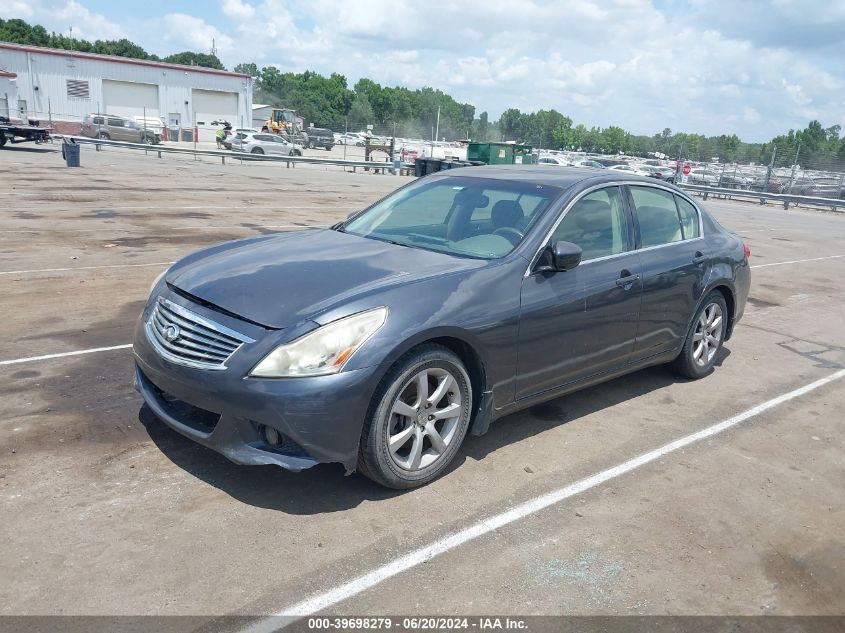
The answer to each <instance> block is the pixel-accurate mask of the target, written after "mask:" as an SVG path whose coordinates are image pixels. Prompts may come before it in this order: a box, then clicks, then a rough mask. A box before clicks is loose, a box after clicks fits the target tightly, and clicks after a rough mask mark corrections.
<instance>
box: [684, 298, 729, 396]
mask: <svg viewBox="0 0 845 633" xmlns="http://www.w3.org/2000/svg"><path fill="white" fill-rule="evenodd" d="M727 329H728V308H727V304H726V303H725V297H724V296H723V295H722V293H721V292H719V291H718V290H714V291H713V292H711V293H710V294H708V295H707V296H706V297H705V298H704V301H702V302H701V306H700V307H699V308H698V311H697V312H696V313H695V317H694V318H693V321H692V325H691V326H690V329H689V332H688V333H687V339H686V341H685V342H684V347H683V349H682V350H681V353H680V354H679V355H678V357H677V358H676V359H675V360H674V361H673V362H672V368H673V369H674V370H675V371H676V372H678V373H679V374H681V375H682V376H685V377H687V378H692V379H697V378H703V377H704V376H706V375H707V374H709V373H710V372H711V371H713V365H714V364H715V362H716V354H717V353H718V352H719V349H720V348H721V347H722V343H724V341H725V333H726V332H727Z"/></svg>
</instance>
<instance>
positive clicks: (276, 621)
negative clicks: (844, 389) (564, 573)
mask: <svg viewBox="0 0 845 633" xmlns="http://www.w3.org/2000/svg"><path fill="white" fill-rule="evenodd" d="M843 377H845V369H842V370H840V371H837V372H836V373H833V374H830V375H828V376H826V377H824V378H821V379H820V380H816V381H815V382H811V383H810V384H808V385H805V386H803V387H800V388H798V389H795V390H793V391H790V392H789V393H785V394H783V395H780V396H777V397H776V398H772V399H771V400H767V401H766V402H764V403H762V404H758V405H757V406H755V407H752V408H750V409H748V410H747V411H743V412H742V413H740V414H738V415H735V416H733V417H732V418H728V419H727V420H724V421H723V422H719V423H718V424H714V425H713V426H708V427H707V428H705V429H702V430H701V431H698V432H697V433H692V434H691V435H686V436H684V437H682V438H680V439H677V440H675V441H674V442H670V443H669V444H666V445H664V446H661V447H660V448H656V449H654V450H652V451H649V452H648V453H644V454H642V455H640V456H639V457H634V458H633V459H630V460H628V461H626V462H623V463H622V464H619V465H618V466H613V467H611V468H608V469H607V470H603V471H601V472H599V473H596V474H595V475H591V476H590V477H586V478H585V479H581V480H580V481H576V482H575V483H573V484H570V485H568V486H566V487H564V488H560V489H558V490H555V491H553V492H550V493H548V494H545V495H542V496H540V497H536V498H534V499H531V500H529V501H526V502H525V503H522V504H520V505H518V506H515V507H513V508H511V509H510V510H507V511H505V512H502V513H501V514H496V515H494V516H492V517H489V518H487V519H483V520H481V521H479V522H478V523H475V524H473V525H471V526H469V527H467V528H465V529H463V530H460V531H458V532H455V533H453V534H450V535H449V536H446V537H444V538H442V539H439V540H437V541H434V542H433V543H430V544H428V545H425V546H423V547H421V548H419V549H416V550H414V551H412V552H409V553H408V554H405V555H404V556H400V557H399V558H396V559H394V560H392V561H390V562H389V563H386V564H385V565H382V566H381V567H378V568H376V569H374V570H373V571H371V572H368V573H366V574H364V575H362V576H358V577H357V578H355V579H354V580H351V581H349V582H347V583H344V584H342V585H338V586H337V587H334V588H333V589H329V590H328V591H325V592H323V593H320V594H317V595H315V596H312V597H311V598H308V599H307V600H304V601H302V602H298V603H296V604H293V605H290V606H289V607H286V608H285V609H282V610H281V611H280V612H278V613H276V614H273V615H271V616H268V617H265V618H262V619H260V620H258V621H257V622H255V623H253V624H252V625H250V626H248V627H246V628H244V629H242V630H241V633H270V632H271V631H276V630H278V629H279V628H282V627H284V626H287V625H288V624H291V623H292V622H294V621H295V620H297V619H299V618H303V617H306V616H309V615H312V614H314V613H318V612H320V611H322V610H324V609H327V608H329V607H331V606H334V605H336V604H338V603H340V602H342V601H344V600H347V599H348V598H351V597H353V596H356V595H358V594H359V593H361V592H363V591H366V590H367V589H371V588H372V587H375V586H376V585H378V584H379V583H382V582H384V581H385V580H387V579H389V578H392V577H393V576H396V575H397V574H401V573H402V572H404V571H408V570H409V569H412V568H414V567H417V566H418V565H421V564H423V563H425V562H427V561H429V560H431V559H432V558H434V557H436V556H439V555H440V554H444V553H446V552H448V551H449V550H452V549H455V548H456V547H459V546H461V545H463V544H465V543H468V542H469V541H472V540H474V539H477V538H478V537H480V536H484V535H485V534H489V533H490V532H493V531H494V530H497V529H499V528H501V527H504V526H506V525H508V524H510V523H513V522H515V521H518V520H520V519H524V518H525V517H527V516H529V515H532V514H535V513H537V512H539V511H540V510H543V509H545V508H548V507H549V506H553V505H555V504H557V503H560V502H561V501H563V500H564V499H568V498H569V497H573V496H575V495H577V494H580V493H582V492H585V491H587V490H590V489H591V488H595V487H596V486H599V485H601V484H603V483H605V482H607V481H610V480H611V479H615V478H617V477H620V476H622V475H624V474H626V473H629V472H631V471H632V470H636V469H637V468H640V467H641V466H644V465H646V464H649V463H651V462H653V461H656V460H658V459H660V458H661V457H665V456H666V455H668V454H669V453H673V452H675V451H677V450H679V449H682V448H684V447H686V446H689V445H690V444H692V443H694V442H698V441H700V440H703V439H706V438H708V437H713V436H714V435H717V434H719V433H722V432H723V431H726V430H727V429H729V428H731V427H733V426H736V425H737V424H739V423H741V422H744V421H745V420H748V419H749V418H753V417H755V416H757V415H760V414H761V413H763V412H765V411H768V410H769V409H772V408H774V407H777V406H779V405H781V404H783V403H784V402H788V401H790V400H793V399H795V398H798V397H800V396H803V395H804V394H807V393H809V392H811V391H814V390H815V389H818V388H819V387H823V386H825V385H827V384H828V383H831V382H833V381H835V380H839V379H840V378H843Z"/></svg>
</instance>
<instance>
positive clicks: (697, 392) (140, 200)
mask: <svg viewBox="0 0 845 633" xmlns="http://www.w3.org/2000/svg"><path fill="white" fill-rule="evenodd" d="M82 162H83V166H84V167H83V168H82V169H79V170H67V169H63V168H58V167H57V165H58V164H60V157H59V156H58V155H56V154H55V153H50V152H49V151H48V152H46V153H42V152H17V151H6V150H4V151H3V152H0V171H2V172H3V173H5V174H12V175H13V177H14V178H15V182H14V185H13V186H14V187H15V189H14V190H10V189H9V188H8V187H6V188H5V190H4V191H3V192H0V194H2V198H3V206H2V212H0V240H2V248H0V272H8V271H27V272H17V273H14V274H0V291H2V297H3V298H2V299H0V301H2V305H3V308H4V309H3V314H4V317H5V318H6V320H7V323H6V324H5V327H4V331H3V336H2V337H0V361H3V360H15V359H18V360H20V359H24V358H27V357H32V356H37V355H41V354H50V353H63V352H68V351H73V350H83V349H88V348H93V347H102V346H112V345H119V344H125V343H129V342H130V340H131V339H130V336H131V331H132V327H133V323H134V319H135V318H136V317H137V314H138V312H139V310H140V307H141V304H142V302H143V301H144V299H145V296H146V293H147V289H148V287H149V284H150V282H151V281H152V279H153V278H154V277H155V276H156V275H157V274H158V273H159V272H161V270H163V269H164V267H165V266H166V264H163V263H160V262H165V261H170V260H172V259H175V258H176V257H179V256H181V255H182V254H185V253H187V252H190V251H192V250H194V249H196V248H198V247H200V246H202V245H204V244H208V243H212V242H214V241H218V240H221V239H229V238H235V237H244V236H248V235H255V234H257V233H261V232H264V231H273V230H286V229H289V228H292V227H293V226H297V225H298V224H302V225H312V224H313V225H327V224H330V223H332V222H333V221H336V220H337V219H339V218H342V217H344V216H345V215H346V213H347V212H348V211H351V210H353V209H356V208H359V207H361V206H363V205H364V204H366V203H367V202H369V201H372V200H374V199H377V198H379V197H381V195H383V194H384V193H386V192H388V191H390V190H391V189H393V188H395V187H396V186H398V185H400V184H404V183H405V182H407V180H406V179H404V178H396V177H392V176H375V175H371V174H361V173H357V174H351V173H344V172H342V171H339V170H335V171H327V170H318V169H296V170H286V169H284V168H281V169H279V168H278V166H267V165H244V166H243V167H241V166H240V165H226V166H222V165H216V164H211V163H202V162H194V161H188V160H183V159H175V160H164V159H162V160H158V159H156V158H154V157H152V156H149V157H144V156H138V155H130V154H126V153H120V152H114V151H111V152H102V153H99V154H97V153H95V152H91V151H83V155H82ZM706 206H707V208H708V209H710V210H711V211H712V212H713V213H714V214H715V216H716V217H717V218H718V219H719V221H720V222H722V223H723V224H724V225H725V226H727V227H729V228H731V229H733V230H736V231H737V232H738V233H739V234H741V235H743V236H744V238H745V239H746V241H747V242H748V243H749V244H750V246H751V248H752V251H753V253H754V254H753V257H752V265H754V266H756V267H757V268H755V269H754V270H753V271H752V273H753V285H752V290H751V299H750V301H749V305H748V308H747V313H746V316H745V318H744V320H743V322H742V323H741V324H740V325H739V326H738V327H737V330H736V333H735V336H734V338H733V339H732V340H731V341H730V342H729V343H728V345H727V346H726V348H725V351H724V353H723V358H722V362H721V365H720V366H719V367H718V368H717V370H716V372H715V373H714V374H713V375H712V376H710V377H708V378H706V379H704V380H702V381H697V382H683V381H679V380H678V379H676V378H675V377H674V376H673V375H671V374H669V373H668V372H667V371H665V370H664V369H662V368H653V369H649V370H645V371H642V372H639V373H637V374H634V375H631V376H628V377H625V378H622V379H619V380H616V381H613V382H611V383H609V384H606V385H603V386H599V387H595V388H592V389H589V390H586V391H583V392H581V393H578V394H574V395H571V396H569V397H566V398H563V399H560V400H556V401H554V402H551V403H548V404H546V405H543V406H540V407H535V408H533V409H531V410H529V411H526V412H523V413H519V414H516V415H512V416H509V417H508V418H506V419H503V420H500V421H498V422H497V423H496V424H495V425H493V427H492V428H491V431H490V432H489V433H488V434H487V435H485V436H483V437H480V438H468V440H467V442H466V443H465V446H464V447H463V449H462V452H461V454H460V456H459V459H458V460H457V467H456V468H455V469H454V470H452V471H451V472H450V473H448V474H447V475H446V476H445V477H443V478H442V479H440V480H438V481H436V482H434V483H433V484H431V485H429V486H427V487H425V488H423V489H420V490H415V491H411V492H406V493H397V492H394V491H388V490H384V489H381V488H378V487H377V486H375V485H373V484H371V483H370V482H368V481H367V480H366V479H364V478H363V477H360V476H358V475H353V476H351V477H348V478H345V477H343V469H342V468H341V467H339V466H332V465H326V466H319V467H316V468H314V469H312V470H310V471H306V472H303V473H300V474H298V475H294V474H290V473H287V472H285V471H282V470H280V469H276V468H273V467H252V468H247V467H239V466H236V465H234V464H231V463H229V462H228V461H227V460H226V459H225V458H223V457H221V456H219V455H217V454H215V453H212V452H210V451H208V450H206V449H203V448H201V447H199V446H197V445H195V444H193V443H191V442H189V441H187V440H184V439H183V438H181V436H178V435H176V434H175V433H173V432H171V431H169V430H168V429H167V428H166V427H164V426H163V425H162V424H161V423H159V422H157V421H156V420H155V419H154V418H153V417H152V416H151V415H150V413H149V411H147V410H146V409H144V408H142V407H141V401H140V398H139V397H138V396H137V395H136V394H135V392H134V391H133V389H132V385H131V378H132V369H131V357H130V354H129V351H128V350H126V349H116V350H112V351H107V352H101V353H94V354H88V355H84V356H70V357H61V358H55V359H51V360H42V361H32V362H22V363H18V364H10V365H0V376H2V380H1V381H0V447H2V448H0V494H2V496H3V505H4V509H5V510H6V512H4V515H5V516H4V521H3V522H2V523H0V538H2V539H3V542H4V543H5V544H6V547H5V548H4V550H5V552H4V556H3V557H0V614H89V615H90V614H205V615H224V614H230V613H239V614H252V615H262V614H270V613H274V612H276V611H279V610H282V609H284V608H286V607H289V606H290V605H295V604H297V603H299V602H300V601H302V600H306V599H308V598H309V597H312V596H324V595H327V594H326V592H329V591H331V590H332V589H333V588H336V587H338V586H339V585H341V584H343V583H345V582H348V581H350V580H354V579H356V578H358V577H359V576H360V575H361V574H365V573H367V572H369V571H371V570H374V569H378V568H379V567H380V566H382V565H385V564H388V563H390V562H391V561H394V560H395V559H396V558H397V557H400V556H402V555H404V554H407V553H408V552H410V551H413V550H414V549H415V548H419V547H423V546H425V545H427V544H430V543H437V542H442V540H443V539H444V538H448V537H449V536H450V535H454V534H455V533H459V532H460V531H461V530H464V529H466V528H467V526H472V525H475V524H476V523H477V522H479V521H484V520H485V519H486V518H489V517H493V516H497V515H499V514H500V513H502V512H503V511H505V510H507V509H508V508H511V507H514V506H516V505H518V504H520V503H523V502H527V501H531V500H532V499H536V498H537V497H538V496H540V495H543V494H546V493H549V492H550V491H555V490H559V489H561V488H562V487H565V486H567V485H569V484H572V483H573V482H577V481H580V480H584V479H585V478H589V477H591V476H593V475H595V474H596V473H600V472H603V471H606V470H607V469H612V468H614V467H616V466H618V465H619V464H622V463H625V462H626V461H627V460H630V459H632V458H635V457H637V456H638V455H642V454H643V453H646V452H648V451H652V450H654V449H655V448H658V447H662V446H665V445H667V444H668V443H670V442H673V441H675V440H677V439H678V438H682V437H685V436H688V435H689V434H691V433H695V432H696V431H700V430H701V429H704V428H707V427H709V426H710V425H713V424H715V423H718V422H720V421H723V420H728V419H730V418H731V417H732V416H736V415H737V414H738V413H740V412H743V411H746V410H749V409H751V408H752V407H755V406H756V405H758V404H760V403H762V402H766V401H769V400H771V399H772V398H777V397H778V396H781V395H783V394H785V393H789V392H791V391H792V390H794V389H796V388H798V387H801V386H803V385H806V384H809V383H812V382H813V381H815V380H818V379H822V378H824V377H826V376H830V375H832V374H833V373H834V372H836V371H838V370H839V369H841V368H842V367H845V332H843V331H842V328H841V327H840V324H841V321H842V316H843V313H842V305H841V296H842V295H843V290H845V281H843V275H842V272H843V269H845V259H843V258H841V257H840V256H841V255H843V254H845V249H843V246H842V244H843V243H845V242H843V238H845V218H842V217H840V216H834V215H830V214H824V213H817V212H808V211H800V210H792V211H789V212H786V211H783V210H782V209H778V208H775V207H764V208H761V207H759V206H757V205H752V204H742V203H730V202H724V201H708V202H707V203H706ZM112 212H113V213H112ZM194 227H197V228H194ZM213 227H223V228H213ZM280 227H281V228H280ZM22 231H26V233H23V232H22ZM74 257H76V258H77V259H73V258H74ZM819 258H825V259H819ZM804 260H812V261H804ZM783 262H793V263H788V264H786V263H783ZM138 264H151V265H149V266H137V265H138ZM775 264H777V265H775ZM106 266H112V268H105V267H106ZM82 267H86V268H82ZM62 268H72V269H76V270H69V271H67V270H61V271H55V270H53V271H49V272H32V271H38V270H42V271H43V270H45V269H62ZM842 384H844V383H843V381H838V382H832V383H830V384H828V385H825V386H823V387H819V388H818V389H816V390H814V391H812V392H810V393H806V394H803V395H801V396H800V397H795V398H794V399H791V400H789V401H788V402H785V403H783V404H781V405H780V406H778V407H775V408H772V409H769V410H766V411H764V412H763V413H760V414H759V415H756V416H754V417H751V418H749V419H747V420H745V421H743V422H742V423H741V424H739V425H737V426H736V427H735V428H732V429H730V430H727V431H725V432H723V433H721V434H719V435H715V436H713V437H711V438H709V439H706V440H702V441H700V442H697V443H695V444H691V445H689V446H687V447H685V448H683V449H681V450H677V451H674V452H671V453H667V454H666V455H665V456H663V457H662V458H661V459H659V460H657V461H653V462H650V463H647V464H643V465H642V466H641V467H638V468H636V469H635V470H632V471H631V472H628V473H626V474H624V475H621V476H619V477H617V478H615V479H613V480H612V481H608V482H606V483H603V484H601V485H595V486H592V487H590V488H589V489H587V490H585V491H584V492H583V493H582V494H579V495H576V496H572V497H570V498H568V499H566V500H564V501H562V502H561V503H559V504H556V505H553V506H551V507H548V508H546V509H543V510H540V511H539V512H536V513H533V514H529V515H527V516H525V517H522V518H520V519H519V520H516V521H514V522H512V523H509V524H507V525H504V526H502V527H500V528H499V529H498V530H496V531H493V532H489V533H487V534H484V535H481V536H479V537H478V538H477V539H475V540H472V541H470V542H467V543H465V544H463V545H461V546H459V547H456V548H454V549H450V550H449V551H448V552H446V553H444V554H443V555H442V556H440V557H437V558H434V559H432V560H430V561H428V562H427V563H424V564H418V565H414V566H412V567H411V568H410V569H408V570H407V571H406V572H404V573H402V574H401V575H399V576H395V577H393V578H389V579H387V580H385V582H384V583H382V584H375V585H372V586H362V587H363V588H362V591H361V592H360V593H357V595H355V596H354V597H352V598H351V599H349V600H347V601H344V602H339V603H337V604H331V606H330V607H329V611H331V612H336V613H340V612H343V613H386V612H389V613H402V612H408V611H411V612H429V613H431V612H435V613H464V612H472V613H481V612H489V611H495V612H509V611H510V612H518V613H575V614H593V613H608V614H610V613H638V614H664V613H709V614H724V613H731V614H736V613H742V614H749V613H776V614H782V613H802V614H823V613H837V612H838V613H841V605H842V604H845V594H843V587H845V572H843V571H842V570H843V569H845V560H843V553H842V550H841V525H842V521H843V518H845V516H843V515H844V514H845V510H843V508H845V504H843V500H844V499H843V498H845V492H843V490H842V486H841V482H842V481H843V475H845V472H844V471H845V466H844V465H843V458H842V455H843V450H842V449H843V446H842V439H841V437H840V436H841V431H842V420H843V419H845V400H843V395H842V394H843V389H842ZM104 596H106V597H107V599H104Z"/></svg>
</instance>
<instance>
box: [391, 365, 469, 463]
mask: <svg viewBox="0 0 845 633" xmlns="http://www.w3.org/2000/svg"><path fill="white" fill-rule="evenodd" d="M462 410H463V407H462V402H461V390H460V388H459V387H458V383H457V381H456V379H455V377H454V376H453V375H452V374H451V373H450V372H449V371H448V370H446V369H442V368H438V367H432V368H429V369H424V370H422V371H420V372H418V373H417V374H415V375H414V376H413V377H412V378H411V379H410V380H409V381H408V383H407V384H406V385H405V387H404V388H403V389H402V390H401V391H400V392H399V395H398V396H397V398H396V400H395V401H394V403H393V406H392V408H391V410H390V417H389V420H388V438H387V445H388V449H389V453H390V457H391V459H392V460H393V462H394V463H395V464H396V465H397V466H399V467H400V468H403V469H404V470H409V471H417V470H421V469H423V468H426V467H428V466H431V465H432V464H433V463H434V462H436V461H437V460H438V459H440V458H441V457H442V456H443V454H444V453H446V450H447V448H448V447H449V445H450V444H451V442H452V441H453V440H454V439H455V435H456V432H457V430H458V427H459V422H460V419H461V413H462Z"/></svg>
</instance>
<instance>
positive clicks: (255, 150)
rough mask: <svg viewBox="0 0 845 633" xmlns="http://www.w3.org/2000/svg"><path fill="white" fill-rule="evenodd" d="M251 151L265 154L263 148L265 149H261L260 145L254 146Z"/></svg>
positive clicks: (251, 152)
mask: <svg viewBox="0 0 845 633" xmlns="http://www.w3.org/2000/svg"><path fill="white" fill-rule="evenodd" d="M249 153H250V154H263V153H264V150H263V149H261V148H260V147H253V148H252V149H251V150H250V151H249Z"/></svg>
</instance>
